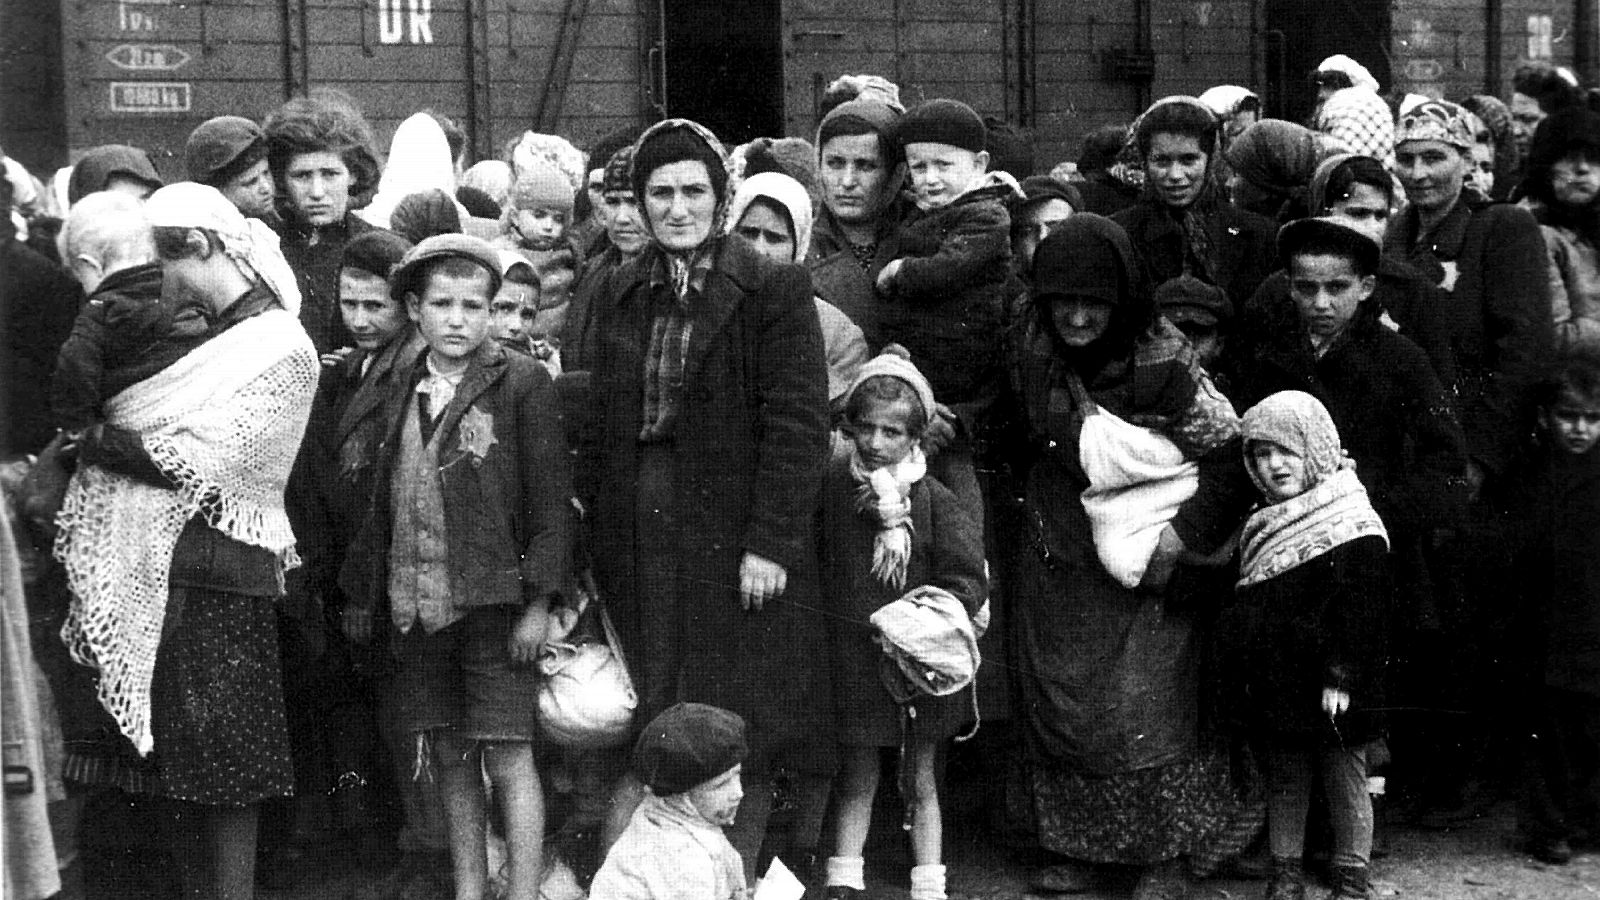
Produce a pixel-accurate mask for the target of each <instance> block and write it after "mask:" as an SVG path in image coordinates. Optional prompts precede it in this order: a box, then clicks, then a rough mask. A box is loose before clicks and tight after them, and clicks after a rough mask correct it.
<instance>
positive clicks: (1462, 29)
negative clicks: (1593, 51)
mask: <svg viewBox="0 0 1600 900" xmlns="http://www.w3.org/2000/svg"><path fill="white" fill-rule="evenodd" d="M1575 2H1586V3H1593V2H1595V0H1502V3H1501V6H1502V10H1503V12H1502V18H1501V31H1500V34H1501V40H1500V51H1501V52H1500V60H1499V61H1500V72H1501V79H1500V80H1501V86H1500V89H1499V90H1497V91H1495V92H1494V93H1495V94H1496V95H1498V96H1500V97H1509V96H1510V95H1511V76H1512V74H1513V73H1514V72H1516V70H1517V67H1518V66H1520V65H1522V64H1524V63H1526V62H1528V61H1529V55H1528V53H1529V41H1528V38H1529V31H1528V25H1529V21H1528V20H1529V17H1530V16H1549V17H1550V19H1551V24H1552V26H1553V27H1552V36H1553V38H1554V40H1552V42H1551V44H1550V47H1549V49H1550V51H1551V55H1550V56H1549V57H1548V58H1545V59H1543V60H1542V61H1543V62H1548V63H1552V64H1555V65H1572V63H1573V49H1574V44H1575V43H1576V41H1575V36H1574V34H1573V30H1572V29H1573V24H1574V23H1573V10H1574V3H1575ZM1485 7H1486V3H1485V0H1393V6H1392V13H1391V16H1392V19H1393V23H1394V24H1393V29H1392V33H1391V44H1390V47H1391V50H1392V52H1393V58H1394V76H1395V81H1396V86H1397V87H1399V88H1400V89H1402V90H1407V91H1412V92H1415V93H1419V94H1426V95H1428V96H1430V97H1445V98H1448V99H1460V98H1462V97H1465V96H1468V95H1471V94H1481V93H1483V92H1484V78H1485V76H1486V74H1487V72H1488V67H1489V62H1490V60H1489V58H1488V56H1487V55H1486V54H1487V47H1488V41H1487V39H1486V38H1487V31H1486V27H1487V22H1486V17H1485ZM1384 87H1385V88H1387V87H1388V85H1385V86H1384Z"/></svg>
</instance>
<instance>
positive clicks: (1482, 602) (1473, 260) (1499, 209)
mask: <svg viewBox="0 0 1600 900" xmlns="http://www.w3.org/2000/svg"><path fill="white" fill-rule="evenodd" d="M1472 143H1473V134H1472V128H1471V126H1470V125H1469V124H1468V122H1467V119H1466V115H1465V111H1464V110H1462V109H1461V108H1460V107H1458V106H1456V105H1455V104H1453V103H1446V102H1443V101H1430V102H1428V103H1423V104H1421V105H1419V106H1418V107H1417V108H1416V109H1414V110H1412V111H1411V112H1410V113H1408V114H1406V116H1405V117H1404V118H1403V119H1402V120H1401V121H1400V125H1399V127H1398V129H1397V131H1396V134H1395V160H1396V165H1395V172H1396V174H1397V175H1398V177H1399V179H1400V183H1401V185H1402V186H1404V188H1405V191H1406V196H1407V198H1408V199H1409V200H1410V201H1411V204H1410V206H1409V208H1408V209H1407V210H1406V212H1405V213H1404V214H1403V215H1401V216H1400V217H1398V218H1396V219H1394V220H1392V221H1391V222H1390V223H1389V229H1388V233H1387V235H1386V236H1385V238H1384V251H1385V252H1386V253H1388V254H1391V255H1394V256H1397V257H1399V258H1400V259H1401V260H1403V261H1405V262H1407V263H1409V264H1410V265H1411V266H1412V267H1414V268H1416V269H1417V270H1419V271H1420V272H1422V273H1423V275H1424V276H1425V277H1427V278H1429V279H1430V280H1432V281H1433V282H1434V283H1435V284H1437V285H1439V286H1440V287H1441V288H1443V289H1444V290H1445V292H1447V293H1448V294H1449V302H1448V304H1447V308H1448V310H1449V314H1450V319H1451V321H1450V323H1449V333H1450V340H1451V344H1452V346H1453V349H1454V356H1455V364H1456V409H1457V414H1458V415H1459V416H1460V420H1461V426H1462V430H1463V432H1464V433H1465V434H1466V439H1467V457H1468V462H1467V477H1468V489H1469V491H1470V493H1471V495H1472V496H1471V503H1470V505H1469V507H1468V516H1467V520H1466V524H1465V527H1464V528H1463V529H1462V530H1461V532H1460V534H1459V536H1458V540H1456V541H1454V542H1451V543H1449V544H1446V545H1444V546H1443V547H1442V548H1441V552H1439V553H1437V554H1435V559H1434V563H1435V564H1434V565H1432V566H1431V570H1432V575H1433V577H1434V579H1435V581H1436V583H1437V588H1436V589H1437V591H1438V592H1439V596H1440V607H1441V617H1440V621H1439V622H1438V626H1439V629H1440V630H1438V631H1436V632H1435V633H1434V635H1433V638H1434V641H1433V642H1432V643H1431V644H1429V645H1423V644H1421V643H1419V642H1413V643H1412V645H1411V647H1412V649H1413V652H1426V653H1428V654H1430V655H1431V658H1429V659H1428V660H1427V662H1426V663H1424V664H1422V665H1419V666H1418V667H1417V671H1416V673H1415V676H1416V678H1418V679H1426V680H1427V681H1428V682H1431V684H1430V691H1429V693H1428V694H1426V695H1424V696H1422V697H1419V698H1414V699H1415V702H1417V703H1418V704H1419V705H1422V706H1426V707H1433V708H1443V709H1456V710H1469V711H1471V712H1473V713H1474V714H1475V716H1460V715H1452V716H1449V717H1446V718H1443V719H1440V720H1438V721H1437V722H1436V723H1435V724H1434V725H1432V726H1431V727H1430V729H1429V732H1428V733H1426V734H1422V735H1419V738H1420V739H1422V740H1424V741H1426V743H1427V746H1426V747H1422V746H1418V747H1414V748H1412V749H1411V751H1410V752H1409V753H1407V752H1405V748H1402V747H1397V752H1396V754H1395V758H1396V760H1397V761H1399V760H1404V759H1406V758H1408V757H1409V758H1412V759H1424V758H1426V759H1428V769H1427V772H1425V773H1422V772H1419V773H1417V774H1418V775H1419V776H1423V778H1424V779H1425V780H1426V781H1428V782H1430V783H1429V784H1426V785H1425V786H1424V787H1423V788H1422V790H1421V793H1422V794H1423V797H1422V802H1423V804H1424V805H1426V806H1432V807H1435V808H1436V809H1437V810H1438V811H1439V813H1440V816H1439V817H1438V818H1436V819H1435V820H1434V821H1435V822H1437V823H1439V824H1444V825H1448V824H1450V819H1451V817H1452V816H1454V815H1456V814H1461V815H1470V814H1471V813H1472V812H1474V809H1473V808H1472V807H1471V806H1463V805H1462V804H1463V803H1464V802H1465V801H1468V800H1471V799H1473V798H1472V796H1471V794H1472V791H1471V788H1472V787H1473V785H1472V782H1473V781H1474V780H1476V779H1477V778H1479V777H1480V776H1483V777H1497V776H1495V775H1494V773H1496V772H1498V771H1502V770H1505V769H1507V768H1509V767H1510V766H1512V765H1514V763H1513V761H1512V756H1513V753H1514V750H1513V744H1514V742H1515V740H1516V738H1515V736H1514V735H1513V734H1512V733H1510V729H1507V728H1505V727H1504V726H1502V725H1499V724H1496V723H1509V722H1511V721H1512V720H1513V718H1514V708H1515V706H1516V704H1518V702H1519V701H1518V699H1517V698H1516V696H1515V695H1514V693H1513V692H1512V691H1511V689H1510V682H1509V678H1510V675H1511V672H1510V670H1509V669H1508V668H1507V666H1508V665H1516V664H1517V663H1518V660H1517V657H1519V656H1522V655H1524V654H1526V653H1527V652H1529V651H1528V649H1527V648H1526V647H1509V648H1508V647H1507V646H1506V641H1505V639H1504V635H1505V634H1506V631H1507V628H1508V626H1509V621H1508V620H1509V618H1510V616H1511V614H1512V610H1511V607H1510V605H1509V604H1507V603H1506V602H1505V599H1504V598H1505V597H1506V595H1507V591H1508V590H1509V589H1510V587H1511V582H1512V579H1513V578H1514V576H1513V574H1512V571H1511V569H1510V559H1509V556H1508V554H1507V552H1506V548H1505V547H1504V546H1503V545H1502V544H1501V543H1500V542H1498V541H1496V540H1495V539H1494V538H1493V534H1494V530H1495V528H1497V527H1498V523H1499V522H1501V521H1502V520H1503V519H1504V517H1505V516H1506V514H1507V513H1506V509H1507V505H1508V503H1509V502H1510V500H1509V495H1508V492H1509V488H1510V487H1511V486H1510V484H1509V483H1508V480H1507V474H1508V473H1509V472H1511V471H1513V467H1514V466H1515V465H1516V463H1517V460H1518V458H1519V456H1520V452H1521V444H1522V438H1523V435H1525V434H1526V433H1527V432H1528V430H1529V429H1530V428H1531V427H1532V425H1533V404H1532V402H1531V399H1530V394H1529V391H1530V386H1531V384H1532V380H1533V378H1532V376H1533V372H1534V370H1535V367H1536V366H1538V365H1539V361H1540V360H1541V359H1543V358H1544V357H1545V356H1546V355H1547V354H1548V353H1549V350H1550V345H1551V331H1552V329H1551V327H1550V322H1551V312H1550V308H1551V302H1550V259H1549V255H1548V253H1547V252H1546V249H1545V243H1544V239H1543V237H1542V236H1541V235H1540V233H1539V225H1538V223H1537V222H1536V221H1535V220H1534V218H1533V215H1532V214H1531V213H1529V212H1528V211H1527V210H1525V209H1521V208H1519V207H1516V206H1512V205H1509V204H1503V203H1491V202H1490V201H1489V200H1488V199H1487V198H1485V197H1484V196H1483V195H1482V194H1479V193H1478V192H1477V191H1476V190H1475V189H1474V188H1471V187H1468V186H1465V184H1464V181H1465V177H1466V173H1467V171H1468V168H1469V167H1470V165H1471V148H1472ZM1407 677H1408V678H1409V677H1411V676H1409V675H1408V676H1407ZM1398 687H1399V685H1397V689H1398ZM1398 724H1400V723H1398V722H1397V725H1398ZM1396 738H1397V739H1399V738H1401V735H1399V734H1397V735H1396ZM1491 751H1492V752H1494V753H1497V754H1499V755H1500V757H1501V758H1499V759H1494V760H1491V759H1488V758H1487V756H1488V754H1489V752H1491ZM1463 794H1465V795H1466V796H1464V797H1463Z"/></svg>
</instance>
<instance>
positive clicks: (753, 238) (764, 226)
mask: <svg viewBox="0 0 1600 900" xmlns="http://www.w3.org/2000/svg"><path fill="white" fill-rule="evenodd" d="M811 223H812V212H811V195H810V194H808V193H807V192H806V189H805V186H804V185H802V184H801V183H800V182H799V181H796V180H795V179H793V178H791V177H789V176H788V175H784V174H782V173H780V172H761V173H759V174H756V175H752V176H750V177H749V178H746V179H745V180H744V181H742V182H740V184H739V189H738V190H737V191H735V192H734V195H733V203H732V205H731V206H729V207H728V222H727V229H728V233H729V234H735V235H738V236H739V237H741V238H744V239H745V240H746V241H749V242H750V245H751V246H753V247H755V248H756V249H757V250H759V251H760V252H761V254H762V255H763V256H765V257H767V258H768V259H771V260H773V261H774V262H781V263H797V262H800V261H801V260H802V259H803V258H804V256H805V249H806V248H807V247H809V246H811ZM815 300H816V304H817V319H818V321H819V323H820V324H821V326H822V349H823V354H824V355H825V356H826V357H827V360H828V401H829V403H830V404H833V403H836V402H837V403H838V404H841V405H842V404H843V402H844V399H845V398H844V393H845V391H846V390H847V389H849V387H850V385H851V383H852V382H854V381H855V377H856V373H857V372H858V371H860V369H861V366H862V365H863V364H864V363H865V362H866V361H867V360H869V359H871V358H872V351H871V350H870V349H868V347H867V340H866V338H865V337H863V336H862V333H861V329H860V328H858V327H856V324H855V323H854V322H851V321H850V317H849V316H846V315H845V314H844V313H842V312H840V311H839V309H838V307H836V306H834V305H833V304H831V303H829V302H828V301H826V300H824V299H822V298H821V297H817V298H815Z"/></svg>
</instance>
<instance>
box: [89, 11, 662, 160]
mask: <svg viewBox="0 0 1600 900" xmlns="http://www.w3.org/2000/svg"><path fill="white" fill-rule="evenodd" d="M392 8H395V9H399V10H400V12H401V16H400V17H399V18H398V19H397V20H396V22H397V23H398V24H399V25H400V33H401V39H400V42H398V43H392V44H387V43H384V42H383V40H382V37H383V34H382V23H380V21H379V14H378V9H379V2H378V0H288V2H285V0H196V2H176V0H64V2H63V7H62V21H63V26H64V27H63V31H64V40H63V44H62V46H63V56H64V68H65V71H66V72H67V90H66V94H67V135H68V143H69V145H70V147H71V148H72V149H73V150H74V151H81V150H83V149H86V148H88V147H92V146H94V145H96V144H102V143H110V142H128V143H136V144H139V145H140V146H143V147H146V148H147V149H149V150H151V151H152V153H153V155H154V156H155V157H156V161H157V165H158V166H159V167H160V168H161V170H162V173H163V175H165V176H167V177H182V174H183V173H182V169H183V160H182V156H183V145H184V140H185V138H186V137H187V135H188V133H189V132H190V131H191V130H192V129H193V128H194V126H196V125H198V124H199V123H200V122H202V121H204V120H205V119H207V118H210V117H211V116H217V115H227V114H232V115H241V116H245V117H247V118H251V119H256V120H260V119H261V118H262V117H263V116H265V115H266V114H267V113H268V112H270V111H271V110H272V109H273V108H275V107H276V106H278V105H279V104H280V103H282V102H283V100H284V99H285V98H286V97H288V96H291V95H292V94H294V93H297V92H298V91H299V89H300V87H301V85H302V84H304V85H306V86H309V87H313V88H316V87H331V88H338V89H340V90H343V91H346V92H348V93H349V94H350V95H351V96H353V97H354V98H355V99H356V101H357V102H358V103H359V104H360V106H361V107H362V110H363V112H364V113H365V114H366V116H367V118H368V120H369V121H370V122H371V124H372V125H373V129H374V131H375V132H376V135H377V138H378V143H379V147H380V149H383V150H387V148H388V145H389V140H390V137H391V136H392V135H393V132H394V129H395V127H396V126H397V125H398V124H399V123H400V121H401V120H403V119H404V118H405V117H406V116H408V115H410V114H411V113H413V112H416V111H417V110H419V109H423V108H425V107H427V108H432V109H434V110H436V111H438V112H440V113H443V114H445V115H448V116H450V117H452V118H454V119H456V120H457V121H460V122H462V123H463V125H470V116H469V113H470V112H471V109H472V107H471V103H472V102H473V100H472V99H471V88H472V85H473V83H474V82H473V79H474V60H473V50H474V49H477V50H478V51H481V53H482V57H481V59H480V60H479V62H478V65H477V66H476V71H477V73H479V74H478V76H477V81H478V82H479V83H480V84H481V83H483V82H484V79H483V78H482V73H484V72H486V73H487V75H488V78H487V89H486V90H484V91H482V92H481V93H480V94H479V100H478V102H479V103H481V104H483V106H484V107H486V110H487V114H486V115H485V114H483V111H482V110H480V116H479V118H480V119H481V120H483V121H484V122H485V126H486V131H487V136H486V137H483V138H482V139H481V140H483V141H485V142H486V145H487V146H490V147H497V146H499V144H500V143H501V142H503V141H504V140H506V139H507V138H510V137H512V136H514V135H515V134H517V133H520V132H521V131H522V130H524V129H526V128H528V127H531V126H532V124H533V117H534V115H535V113H536V108H537V106H538V104H539V99H540V96H541V91H542V89H543V86H544V84H545V81H546V80H547V76H548V73H549V71H550V65H551V57H552V56H553V55H554V53H555V47H556V41H557V34H558V32H559V25H560V22H561V20H562V17H563V14H564V12H565V10H566V8H567V4H566V2H565V0H425V2H419V0H397V2H395V4H394V6H393V7H392ZM413 9H425V10H427V11H428V12H429V13H430V15H429V16H428V17H427V28H426V29H419V30H417V31H416V32H413V31H412V28H411V15H412V10H413ZM469 13H470V16H469ZM301 16H303V25H302V22H301V19H300V17H301ZM484 17H486V22H485V23H484V26H482V27H479V26H477V24H476V23H477V22H478V21H479V20H482V19H483V18H484ZM302 29H303V30H302ZM301 35H303V38H302V37H301ZM413 37H417V38H419V39H420V38H425V37H431V39H432V40H431V43H413V42H412V38H413ZM301 41H303V44H304V51H303V54H302V53H301V51H300V49H299V45H300V42H301ZM124 45H137V46H144V47H163V48H164V47H172V48H176V49H177V50H178V51H180V53H186V54H188V56H189V58H188V60H187V61H186V62H184V63H183V64H182V65H181V66H179V67H178V68H175V69H171V70H170V71H161V70H129V69H126V68H123V67H120V66H118V65H117V64H115V63H114V62H112V61H111V60H110V59H108V54H112V55H116V53H115V51H116V50H117V48H118V47H121V46H124ZM175 58H176V56H175V55H170V54H169V57H168V62H169V63H170V62H171V61H172V60H173V59H175ZM639 68H640V67H639V16H638V10H637V5H636V0H589V2H588V9H587V15H585V16H584V17H583V19H582V22H581V25H580V27H579V31H578V38H577V42H576V50H575V53H574V56H573V61H572V68H571V74H570V77H569V79H568V81H567V83H566V90H565V93H564V97H563V100H562V104H561V112H560V115H559V117H558V118H557V119H556V129H557V130H558V131H560V132H561V133H563V134H566V135H568V136H570V137H573V138H574V139H576V140H578V141H580V142H583V141H587V140H591V139H593V138H595V137H597V136H599V135H600V134H603V133H605V132H606V131H608V130H610V129H612V128H615V127H617V126H618V125H621V124H623V123H624V122H629V121H634V120H636V119H637V118H638V117H639V115H640V113H641V105H642V101H641V93H640V89H639V81H640V72H639ZM118 83H121V84H128V83H141V84H168V85H172V84H177V85H186V86H187V87H186V88H185V89H184V90H186V91H187V95H188V98H189V108H188V109H187V110H183V111H144V112H126V111H119V110H115V109H113V108H112V100H111V98H112V90H113V89H112V85H113V84H118Z"/></svg>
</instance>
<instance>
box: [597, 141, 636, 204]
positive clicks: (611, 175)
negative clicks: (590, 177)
mask: <svg viewBox="0 0 1600 900" xmlns="http://www.w3.org/2000/svg"><path fill="white" fill-rule="evenodd" d="M632 171H633V145H632V144H629V145H628V146H626V147H623V148H622V149H620V150H618V151H617V152H615V153H613V154H611V158H610V159H608V160H606V174H605V176H604V177H603V178H602V179H601V181H600V193H602V194H631V193H633V181H632V180H631V179H630V177H629V176H630V173H631V172H632Z"/></svg>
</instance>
